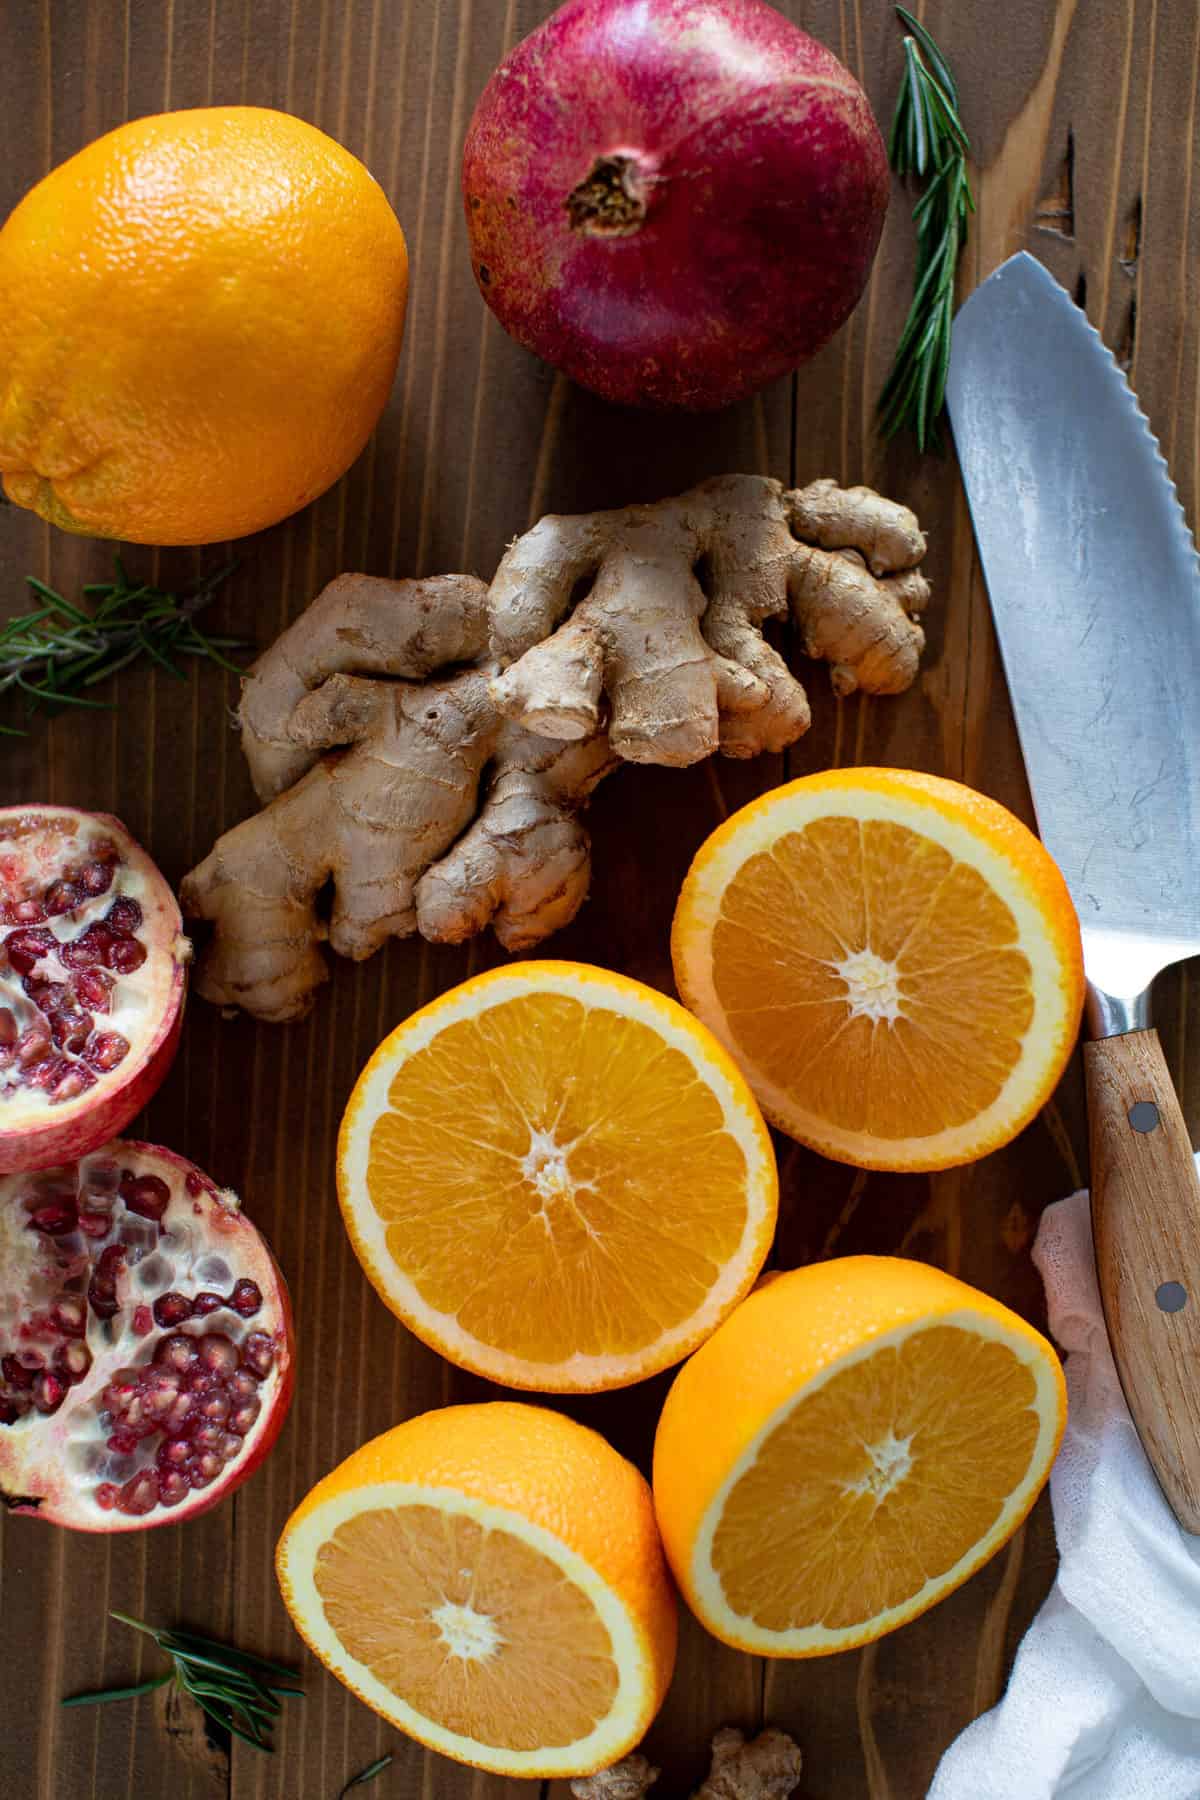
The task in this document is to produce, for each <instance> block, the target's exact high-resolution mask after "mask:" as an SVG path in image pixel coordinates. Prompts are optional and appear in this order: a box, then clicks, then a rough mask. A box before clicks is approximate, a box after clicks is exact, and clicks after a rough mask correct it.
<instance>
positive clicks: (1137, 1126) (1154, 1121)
mask: <svg viewBox="0 0 1200 1800" xmlns="http://www.w3.org/2000/svg"><path fill="white" fill-rule="evenodd" d="M1129 1123H1130V1124H1131V1125H1132V1126H1133V1129H1134V1130H1135V1131H1154V1130H1156V1129H1157V1126H1158V1108H1157V1106H1155V1104H1154V1102H1153V1100H1135V1101H1134V1103H1133V1105H1132V1106H1131V1107H1130V1109H1129ZM1180 1292H1181V1293H1182V1292H1183V1290H1182V1288H1181V1289H1180ZM1179 1305H1180V1306H1182V1305H1183V1301H1182V1300H1181V1301H1180V1302H1179ZM1165 1310H1166V1311H1167V1312H1173V1311H1178V1307H1167V1308H1166V1309H1165Z"/></svg>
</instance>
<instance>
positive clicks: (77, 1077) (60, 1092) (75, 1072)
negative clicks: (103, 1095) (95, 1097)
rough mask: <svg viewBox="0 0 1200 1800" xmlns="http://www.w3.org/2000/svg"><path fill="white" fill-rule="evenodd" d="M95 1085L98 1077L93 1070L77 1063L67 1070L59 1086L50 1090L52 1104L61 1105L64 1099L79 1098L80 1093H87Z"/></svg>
mask: <svg viewBox="0 0 1200 1800" xmlns="http://www.w3.org/2000/svg"><path fill="white" fill-rule="evenodd" d="M95 1085H96V1077H95V1076H94V1075H93V1074H92V1071H91V1070H90V1069H85V1068H84V1067H83V1066H82V1064H79V1063H77V1064H76V1066H75V1067H74V1068H73V1069H69V1070H68V1071H67V1073H66V1074H65V1075H64V1076H63V1078H62V1080H61V1081H60V1082H59V1083H58V1086H57V1087H55V1088H52V1089H51V1090H50V1104H51V1106H61V1105H62V1103H63V1101H64V1100H78V1098H79V1096H80V1094H84V1093H86V1092H87V1090H88V1088H90V1087H95Z"/></svg>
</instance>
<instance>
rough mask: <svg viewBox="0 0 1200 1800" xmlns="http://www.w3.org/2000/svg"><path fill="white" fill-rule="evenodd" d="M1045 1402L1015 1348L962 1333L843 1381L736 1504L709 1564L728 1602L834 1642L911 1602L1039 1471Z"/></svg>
mask: <svg viewBox="0 0 1200 1800" xmlns="http://www.w3.org/2000/svg"><path fill="white" fill-rule="evenodd" d="M1035 1400H1036V1388H1035V1382H1034V1377H1033V1374H1032V1372H1031V1371H1030V1369H1029V1368H1028V1367H1027V1366H1026V1364H1024V1363H1023V1362H1021V1361H1020V1360H1019V1359H1018V1358H1017V1357H1016V1356H1015V1355H1014V1354H1013V1352H1012V1351H1011V1350H1010V1349H1009V1348H1008V1346H1007V1345H1005V1344H1003V1343H1000V1342H997V1341H996V1340H989V1339H987V1338H983V1337H980V1336H978V1335H977V1334H975V1333H973V1332H969V1331H964V1330H962V1329H960V1328H959V1327H957V1326H947V1325H938V1326H931V1327H929V1328H927V1329H925V1330H921V1331H917V1332H915V1333H914V1334H913V1335H911V1336H910V1337H908V1338H906V1339H905V1340H904V1341H902V1342H901V1343H899V1344H897V1345H892V1346H884V1347H881V1348H879V1349H877V1350H875V1351H874V1352H873V1353H872V1354H870V1355H869V1356H868V1357H866V1358H864V1359H863V1360H862V1361H860V1362H857V1363H854V1364H851V1366H850V1367H848V1368H845V1369H843V1370H841V1371H840V1372H839V1373H837V1374H834V1375H833V1376H832V1377H831V1378H830V1379H829V1380H828V1381H826V1382H825V1383H824V1384H823V1385H822V1386H821V1387H819V1388H818V1389H817V1390H816V1391H815V1392H814V1393H812V1394H811V1396H809V1397H807V1398H802V1399H801V1400H800V1401H799V1403H798V1404H797V1405H796V1406H795V1407H794V1409H793V1411H792V1412H791V1413H790V1414H789V1415H788V1416H787V1417H786V1418H785V1419H784V1420H783V1421H782V1422H781V1423H780V1424H779V1425H778V1426H777V1427H776V1428H775V1430H774V1431H773V1432H772V1433H771V1434H770V1436H769V1437H768V1438H767V1440H766V1442H765V1443H764V1445H763V1446H762V1448H761V1450H760V1451H759V1454H758V1457H757V1459H756V1461H755V1462H754V1464H753V1465H752V1467H751V1468H749V1469H748V1470H747V1471H746V1472H745V1474H743V1475H742V1476H741V1478H740V1479H739V1480H738V1481H737V1482H736V1484H735V1485H734V1487H733V1490H732V1492H731V1493H730V1495H729V1498H728V1500H727V1501H726V1503H725V1507H724V1511H723V1513H722V1517H721V1519H720V1522H719V1524H718V1526H717V1530H716V1534H715V1538H714V1541H713V1553H712V1554H713V1565H714V1567H715V1568H716V1570H717V1572H718V1574H719V1575H720V1578H721V1583H722V1586H723V1588H724V1591H725V1597H726V1599H727V1601H728V1603H729V1605H730V1606H731V1607H732V1608H733V1609H734V1611H735V1612H737V1613H740V1614H741V1615H742V1616H743V1617H745V1618H749V1619H752V1620H753V1621H754V1623H755V1624H757V1625H760V1626H763V1627H766V1628H768V1629H770V1630H774V1631H788V1630H793V1629H800V1628H804V1627H807V1626H812V1625H823V1626H825V1627H826V1628H827V1629H829V1630H831V1631H835V1630H839V1629H843V1628H847V1627H852V1626H854V1625H856V1624H859V1623H861V1622H862V1621H863V1620H864V1619H868V1618H873V1617H876V1616H877V1615H879V1614H880V1613H883V1612H885V1611H887V1610H888V1609H890V1608H892V1607H896V1606H899V1605H901V1604H903V1602H905V1601H907V1600H909V1599H911V1598H912V1596H913V1595H914V1594H916V1593H918V1592H919V1591H920V1590H921V1588H923V1587H924V1585H925V1583H926V1582H927V1581H930V1580H932V1579H935V1578H936V1577H938V1576H942V1575H945V1574H946V1573H947V1572H948V1571H949V1570H950V1569H952V1568H953V1567H954V1566H955V1564H956V1563H958V1562H959V1561H960V1560H961V1558H962V1557H964V1556H965V1555H966V1554H967V1552H968V1551H970V1550H971V1549H972V1548H973V1546H975V1545H977V1544H979V1543H980V1542H981V1541H982V1540H983V1539H984V1538H985V1537H986V1536H987V1534H988V1532H989V1531H991V1530H992V1528H993V1527H994V1525H995V1524H996V1521H997V1519H998V1518H999V1515H1000V1513H1001V1511H1002V1509H1003V1506H1004V1503H1005V1501H1006V1499H1007V1498H1008V1496H1009V1495H1010V1494H1011V1493H1012V1492H1013V1491H1014V1490H1015V1489H1016V1488H1017V1487H1018V1486H1019V1485H1020V1483H1021V1481H1022V1480H1023V1478H1024V1477H1025V1475H1026V1474H1027V1472H1028V1469H1029V1464H1030V1460H1031V1458H1032V1456H1033V1452H1034V1448H1035V1446H1036V1443H1037V1438H1038V1428H1039V1421H1038V1414H1037V1412H1036V1410H1035ZM784 1571H786V1579H781V1575H782V1573H783V1572H784Z"/></svg>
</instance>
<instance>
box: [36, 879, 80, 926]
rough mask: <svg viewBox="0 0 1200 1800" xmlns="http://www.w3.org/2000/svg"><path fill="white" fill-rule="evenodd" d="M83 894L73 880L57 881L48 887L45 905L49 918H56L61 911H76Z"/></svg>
mask: <svg viewBox="0 0 1200 1800" xmlns="http://www.w3.org/2000/svg"><path fill="white" fill-rule="evenodd" d="M82 899H83V895H82V894H81V893H80V891H79V889H78V888H77V887H76V886H75V883H74V882H73V881H55V882H52V883H51V885H50V886H49V887H48V888H47V889H46V895H45V901H44V905H45V908H46V914H47V917H48V918H51V919H55V918H57V917H58V915H59V914H60V913H69V912H74V911H75V908H76V907H77V906H78V905H79V904H80V902H81V900H82Z"/></svg>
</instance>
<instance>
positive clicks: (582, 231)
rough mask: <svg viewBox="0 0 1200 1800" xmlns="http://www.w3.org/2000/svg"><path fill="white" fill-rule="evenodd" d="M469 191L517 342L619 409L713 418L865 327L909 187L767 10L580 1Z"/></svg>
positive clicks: (546, 39)
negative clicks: (884, 244)
mask: <svg viewBox="0 0 1200 1800" xmlns="http://www.w3.org/2000/svg"><path fill="white" fill-rule="evenodd" d="M606 159H607V160H606ZM598 164H599V165H600V169H601V176H602V179H601V182H600V184H599V188H597V187H596V186H595V185H593V186H590V187H589V185H588V183H589V178H591V177H592V176H593V174H594V172H595V171H596V169H597V165H598ZM605 174H607V178H608V181H609V182H610V183H615V185H616V186H617V188H618V190H619V191H618V195H617V202H616V217H615V223H616V225H617V226H618V229H617V230H616V231H614V230H612V229H606V228H605V226H606V224H608V225H611V224H612V223H613V222H614V220H613V215H612V212H611V211H610V213H609V217H608V220H607V221H606V220H605V219H604V218H603V217H600V218H598V217H597V216H596V208H595V204H594V196H595V195H596V194H597V192H598V191H602V190H603V187H604V176H605ZM462 185H463V198H464V202H465V206H466V215H467V226H468V231H469V234H470V241H471V257H472V265H473V267H474V271H475V277H476V280H477V282H478V283H479V287H480V291H481V293H482V294H483V297H484V299H485V300H486V301H487V303H488V305H489V306H490V307H491V308H492V311H493V312H494V313H495V314H496V316H497V318H498V319H499V320H500V323H501V324H502V325H503V326H504V328H505V330H506V331H508V332H510V333H511V335H512V336H513V337H515V338H516V339H517V340H518V341H519V342H520V343H522V344H524V345H525V346H526V347H527V348H528V349H530V350H532V351H534V352H535V353H536V354H537V355H538V356H541V357H543V358H544V359H545V361H547V362H548V363H551V364H553V365H554V366H555V367H556V368H559V369H562V370H564V371H565V372H566V373H567V374H568V375H570V376H571V377H572V379H574V380H575V381H577V382H579V383H580V384H581V385H582V386H584V387H588V388H591V389H592V390H594V391H595V392H596V393H598V394H601V395H603V396H604V397H605V398H606V399H608V400H612V401H616V402H619V403H621V404H623V405H631V406H648V407H656V408H674V407H679V408H685V409H689V410H693V411H707V410H711V409H714V408H717V407H722V406H726V405H728V404H729V403H730V402H731V401H734V400H738V399H740V398H742V397H743V396H744V395H746V394H749V393H753V392H754V391H755V390H756V389H758V388H760V387H762V386H763V385H764V384H765V383H766V382H768V381H771V380H774V379H775V378H776V377H777V376H779V375H783V374H786V373H787V372H788V371H790V370H792V369H794V368H796V367H797V366H798V365H799V364H800V363H802V362H804V361H805V360H806V359H807V358H808V357H810V356H812V355H813V354H814V352H815V351H817V350H819V349H820V347H821V346H822V344H824V343H825V342H826V341H827V340H828V339H829V338H830V337H831V336H832V335H833V333H834V332H835V331H836V330H837V329H838V327H839V326H840V325H841V324H842V323H843V322H844V320H845V319H846V318H847V316H848V315H849V313H850V312H851V311H852V310H853V308H854V306H855V304H856V302H857V301H858V298H859V296H860V294H861V293H862V290H863V287H864V286H865V284H866V280H867V276H868V274H869V273H870V268H871V263H872V260H873V258H874V255H875V251H876V249H877V247H878V243H879V236H880V233H881V231H882V229H883V220H884V214H885V212H886V210H887V202H888V192H889V176H888V164H887V155H886V152H885V149H884V145H883V140H882V138H881V137H880V134H879V128H878V126H877V125H876V122H875V118H874V115H873V114H872V112H871V108H870V104H869V102H868V100H867V98H866V95H865V94H864V93H863V91H862V89H861V88H860V87H859V85H858V83H857V82H856V81H855V80H854V78H853V76H852V75H851V74H850V73H849V71H848V70H847V69H845V68H844V67H843V65H842V64H841V63H840V62H839V61H838V59H837V58H836V57H835V56H834V55H833V54H832V52H831V51H829V50H827V49H825V48H824V46H823V45H821V44H819V43H817V42H816V41H815V40H814V39H813V38H811V37H809V36H808V35H807V34H806V33H805V32H803V31H800V30H799V29H798V28H797V27H796V26H794V25H792V24H791V23H790V22H789V21H788V20H787V19H785V18H784V17H783V15H782V14H781V13H778V12H776V10H775V9H774V7H771V6H767V5H765V4H763V3H762V0H568V4H567V5H565V6H562V7H560V8H559V10H558V11H557V12H556V13H554V14H553V15H552V17H550V18H549V19H547V20H546V22H545V24H544V25H542V26H540V27H539V28H538V30H536V31H534V32H533V33H531V35H530V36H529V37H527V38H525V39H524V40H523V41H522V42H521V43H520V44H518V45H517V46H516V48H515V49H514V50H513V51H512V52H511V54H510V55H509V56H508V57H506V58H505V60H504V62H502V63H501V65H500V67H499V68H498V69H497V70H496V72H495V74H494V75H493V76H492V79H491V81H490V82H489V83H488V86H487V87H486V89H485V90H484V92H483V95H482V97H481V98H480V101H479V104H478V106H477V107H476V109H475V115H474V118H473V119H472V121H471V126H470V129H469V131H468V134H467V141H466V146H465V150H464V154H463V174H462ZM573 195H574V196H575V199H574V200H572V198H571V197H572V196H573ZM601 210H602V211H603V203H601Z"/></svg>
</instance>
